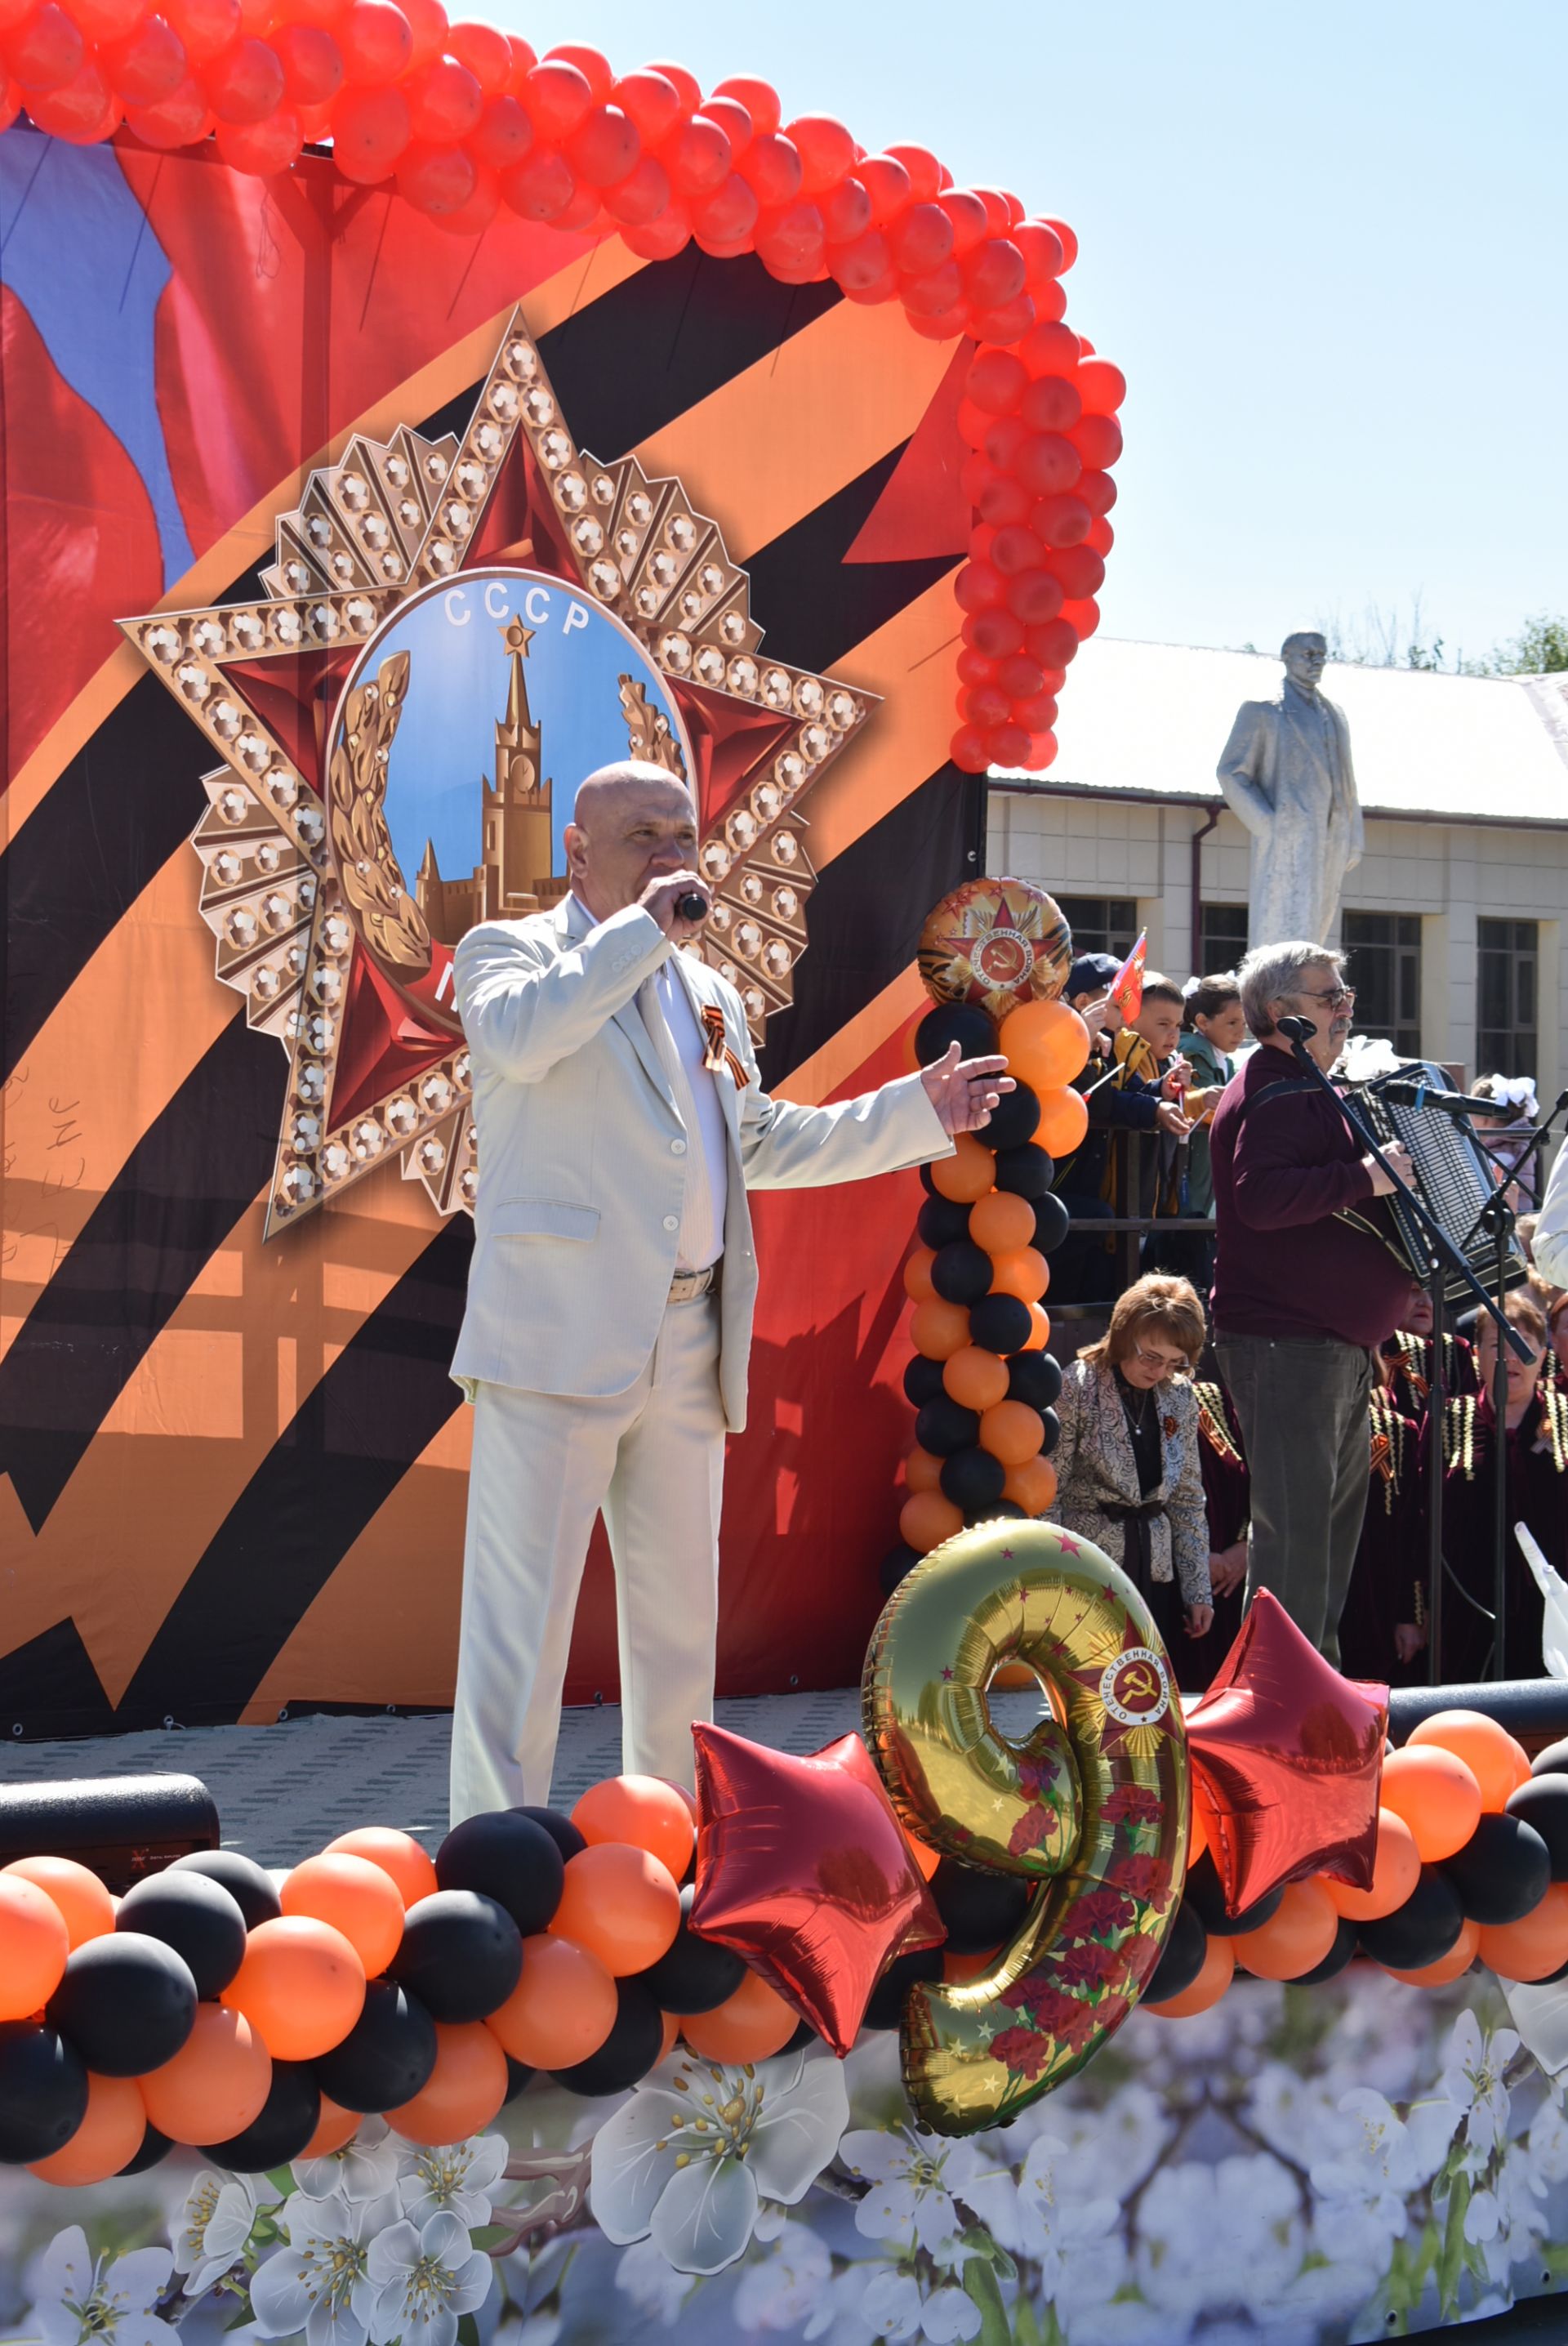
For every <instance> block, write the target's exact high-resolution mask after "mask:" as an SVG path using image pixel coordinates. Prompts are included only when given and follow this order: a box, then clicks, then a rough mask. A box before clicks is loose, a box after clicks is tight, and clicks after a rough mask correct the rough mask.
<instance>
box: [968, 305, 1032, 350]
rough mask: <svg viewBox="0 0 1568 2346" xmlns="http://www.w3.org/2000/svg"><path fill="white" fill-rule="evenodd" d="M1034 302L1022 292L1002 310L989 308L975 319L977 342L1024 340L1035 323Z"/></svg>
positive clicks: (974, 328) (974, 329) (974, 330)
mask: <svg viewBox="0 0 1568 2346" xmlns="http://www.w3.org/2000/svg"><path fill="white" fill-rule="evenodd" d="M1034 315H1035V311H1034V303H1033V301H1032V300H1031V298H1030V296H1029V295H1028V294H1027V293H1020V294H1019V295H1018V297H1017V299H1016V300H1015V301H1009V302H1007V303H1005V304H1004V305H1003V308H1002V309H1000V310H987V311H985V312H984V314H983V316H980V317H976V318H975V319H974V324H973V332H974V338H975V340H976V342H998V343H1003V344H1005V343H1009V342H1022V340H1023V336H1024V335H1025V334H1026V333H1027V332H1028V331H1029V329H1030V327H1031V326H1032V325H1033V323H1034Z"/></svg>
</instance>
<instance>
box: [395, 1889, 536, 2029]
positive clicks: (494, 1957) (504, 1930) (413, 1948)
mask: <svg viewBox="0 0 1568 2346" xmlns="http://www.w3.org/2000/svg"><path fill="white" fill-rule="evenodd" d="M522 1970H523V1936H522V1933H521V1932H520V1931H519V1930H518V1928H517V1925H516V1923H514V1921H513V1919H512V1917H511V1915H510V1914H509V1913H507V1911H506V1909H505V1907H504V1906H500V1905H497V1903H496V1902H495V1900H494V1898H484V1897H481V1895H480V1894H479V1892H477V1891H476V1890H436V1891H433V1892H432V1893H431V1895H430V1896H429V1897H428V1898H420V1899H416V1900H415V1902H414V1903H413V1904H412V1906H411V1907H410V1908H409V1910H408V1913H406V1914H405V1915H404V1917H403V1925H402V1944H401V1946H400V1947H399V1948H398V1951H397V1953H396V1954H395V1955H394V1956H393V1957H392V1961H391V1963H390V1964H388V1965H387V1977H388V1978H389V1979H394V1980H397V1981H399V1982H400V1983H401V1984H402V1986H404V1987H406V1988H407V1989H408V1990H409V1992H410V1993H411V1994H413V1995H416V1996H417V1997H418V1998H419V2001H420V2002H421V2004H423V2005H424V2007H425V2009H426V2011H427V2012H429V2013H430V2015H431V2016H432V2017H433V2019H436V2020H483V2019H484V2015H485V2014H486V2013H487V2012H494V2011H495V2010H496V2008H497V2007H498V2006H499V2005H501V2004H504V2003H505V2001H506V1999H507V1997H508V1996H509V1995H510V1994H511V1993H512V1991H513V1989H514V1987H515V1986H516V1984H517V1982H518V1978H519V1976H520V1974H521V1973H522Z"/></svg>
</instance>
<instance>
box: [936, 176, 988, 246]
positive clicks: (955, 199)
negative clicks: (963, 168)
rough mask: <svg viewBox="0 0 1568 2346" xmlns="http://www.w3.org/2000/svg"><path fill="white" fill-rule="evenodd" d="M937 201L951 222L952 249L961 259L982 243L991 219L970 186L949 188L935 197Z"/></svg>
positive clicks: (986, 235)
mask: <svg viewBox="0 0 1568 2346" xmlns="http://www.w3.org/2000/svg"><path fill="white" fill-rule="evenodd" d="M937 201H938V203H939V204H940V205H941V206H942V210H943V211H944V212H945V213H946V214H947V216H948V219H950V220H951V221H952V250H953V252H954V254H955V256H956V257H957V259H958V260H965V259H967V257H968V255H969V254H970V253H972V252H973V251H974V250H976V248H977V247H978V246H980V245H982V244H983V243H984V241H985V240H986V238H987V237H988V236H989V235H990V233H991V221H990V219H989V217H988V215H987V213H986V209H985V206H984V205H983V203H982V202H981V200H980V198H979V197H978V196H977V195H976V194H975V193H974V191H973V189H970V188H950V189H947V191H946V192H945V193H944V194H942V195H940V196H939V197H938V198H937Z"/></svg>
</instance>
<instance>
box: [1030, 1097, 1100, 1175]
mask: <svg viewBox="0 0 1568 2346" xmlns="http://www.w3.org/2000/svg"><path fill="white" fill-rule="evenodd" d="M1088 1129H1089V1110H1088V1107H1087V1106H1086V1104H1085V1102H1084V1096H1083V1094H1082V1093H1081V1092H1074V1091H1055V1092H1042V1093H1041V1095H1040V1123H1039V1127H1038V1128H1037V1130H1036V1132H1035V1135H1034V1137H1035V1139H1036V1140H1037V1141H1038V1142H1039V1144H1040V1146H1041V1148H1044V1151H1045V1152H1046V1154H1047V1156H1050V1157H1056V1158H1062V1157H1071V1156H1072V1154H1073V1151H1074V1149H1075V1148H1082V1147H1083V1145H1084V1134H1085V1133H1086V1132H1087V1131H1088Z"/></svg>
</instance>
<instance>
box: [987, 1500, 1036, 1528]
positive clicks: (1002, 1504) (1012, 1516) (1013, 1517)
mask: <svg viewBox="0 0 1568 2346" xmlns="http://www.w3.org/2000/svg"><path fill="white" fill-rule="evenodd" d="M985 1520H986V1522H987V1523H988V1524H995V1523H1010V1524H1028V1523H1035V1522H1038V1521H1039V1520H1040V1519H1039V1517H1037V1516H1033V1515H1031V1514H1030V1512H1029V1510H1028V1508H1027V1507H1021V1506H1020V1505H1019V1504H1018V1502H1017V1500H1016V1499H998V1500H996V1501H995V1502H994V1504H993V1505H991V1506H989V1507H987V1509H986V1510H985Z"/></svg>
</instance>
